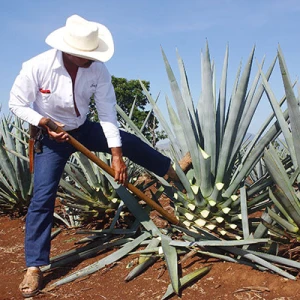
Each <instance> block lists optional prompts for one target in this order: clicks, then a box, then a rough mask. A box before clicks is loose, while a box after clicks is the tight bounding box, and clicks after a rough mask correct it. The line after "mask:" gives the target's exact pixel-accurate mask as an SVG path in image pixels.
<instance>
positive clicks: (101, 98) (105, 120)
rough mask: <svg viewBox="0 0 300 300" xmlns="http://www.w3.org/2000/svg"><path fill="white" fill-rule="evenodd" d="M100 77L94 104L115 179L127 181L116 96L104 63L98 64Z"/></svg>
mask: <svg viewBox="0 0 300 300" xmlns="http://www.w3.org/2000/svg"><path fill="white" fill-rule="evenodd" d="M99 68H100V69H99V71H100V77H99V80H98V84H97V89H96V93H95V104H96V108H97V112H98V117H99V120H100V124H101V126H102V129H103V132H104V135H105V137H106V140H107V144H108V147H109V148H110V150H111V154H112V168H113V170H114V172H115V181H117V182H118V183H121V184H125V183H126V182H127V167H126V164H125V163H124V160H123V154H122V142H121V137H120V131H119V128H118V122H117V112H116V107H115V106H116V96H115V91H114V87H113V85H112V83H111V75H110V74H109V72H108V70H107V69H106V67H105V65H104V64H100V65H99Z"/></svg>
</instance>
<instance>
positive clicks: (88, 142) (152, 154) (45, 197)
mask: <svg viewBox="0 0 300 300" xmlns="http://www.w3.org/2000/svg"><path fill="white" fill-rule="evenodd" d="M70 134H71V135H72V136H73V137H74V138H75V139H76V140H78V141H79V142H80V143H81V144H83V145H84V146H85V147H87V148H88V149H89V150H91V151H96V152H105V153H110V150H109V148H108V146H107V141H106V138H105V136H104V133H103V130H102V127H101V125H100V123H96V122H90V121H86V122H85V123H84V124H83V125H82V126H81V127H79V128H78V129H76V130H74V131H71V132H70ZM120 134H121V139H122V151H123V155H124V156H126V157H128V158H129V159H130V160H131V161H133V162H135V163H137V164H139V165H141V166H143V167H145V168H146V169H148V170H149V171H152V172H154V173H155V174H157V175H159V176H163V175H165V174H166V173H167V171H168V168H169V166H170V162H171V161H170V159H169V158H168V157H166V156H164V155H162V154H161V153H159V152H158V151H156V150H155V149H153V148H152V147H150V146H149V145H147V144H146V143H144V142H143V141H141V140H140V139H139V138H138V137H136V136H135V135H133V134H130V133H127V132H125V131H122V130H121V131H120ZM41 144H42V151H41V153H36V154H35V161H34V190H33V197H32V199H31V202H30V205H29V208H28V213H27V216H26V229H25V260H26V266H27V267H33V266H42V265H47V264H49V255H50V245H51V228H52V222H53V211H54V202H55V198H56V192H57V188H58V185H59V181H60V178H61V175H62V172H63V170H64V167H65V164H66V163H67V161H68V159H69V157H70V155H71V154H72V153H73V152H75V151H76V149H75V148H74V147H73V146H72V145H70V144H69V143H67V142H65V143H57V142H56V141H54V140H51V139H50V138H49V137H48V136H47V135H44V136H43V137H42V140H41Z"/></svg>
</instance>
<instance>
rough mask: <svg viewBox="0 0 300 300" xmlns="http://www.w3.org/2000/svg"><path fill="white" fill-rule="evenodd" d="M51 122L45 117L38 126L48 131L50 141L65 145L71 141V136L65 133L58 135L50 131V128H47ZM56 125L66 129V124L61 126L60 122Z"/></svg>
mask: <svg viewBox="0 0 300 300" xmlns="http://www.w3.org/2000/svg"><path fill="white" fill-rule="evenodd" d="M49 120H50V119H49V118H45V117H43V118H42V119H41V120H40V122H39V125H38V126H40V127H42V128H44V129H46V130H47V132H48V135H49V137H50V139H53V140H55V141H56V142H58V143H63V142H66V141H68V140H69V135H68V134H67V133H65V132H60V133H56V132H55V131H52V130H50V129H49V127H48V126H47V123H48V121H49ZM55 123H56V125H58V126H59V127H64V126H65V125H64V124H61V123H59V122H55Z"/></svg>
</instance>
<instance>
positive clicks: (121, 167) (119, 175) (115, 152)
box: [110, 147, 127, 185]
mask: <svg viewBox="0 0 300 300" xmlns="http://www.w3.org/2000/svg"><path fill="white" fill-rule="evenodd" d="M110 150H111V154H112V166H111V167H112V168H113V170H114V172H115V181H116V182H118V183H120V184H123V185H125V184H126V183H127V167H126V164H125V162H124V160H123V154H122V148H121V147H113V148H111V149H110Z"/></svg>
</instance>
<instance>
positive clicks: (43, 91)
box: [40, 89, 51, 94]
mask: <svg viewBox="0 0 300 300" xmlns="http://www.w3.org/2000/svg"><path fill="white" fill-rule="evenodd" d="M40 92H41V93H42V94H51V92H50V90H43V89H40Z"/></svg>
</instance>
